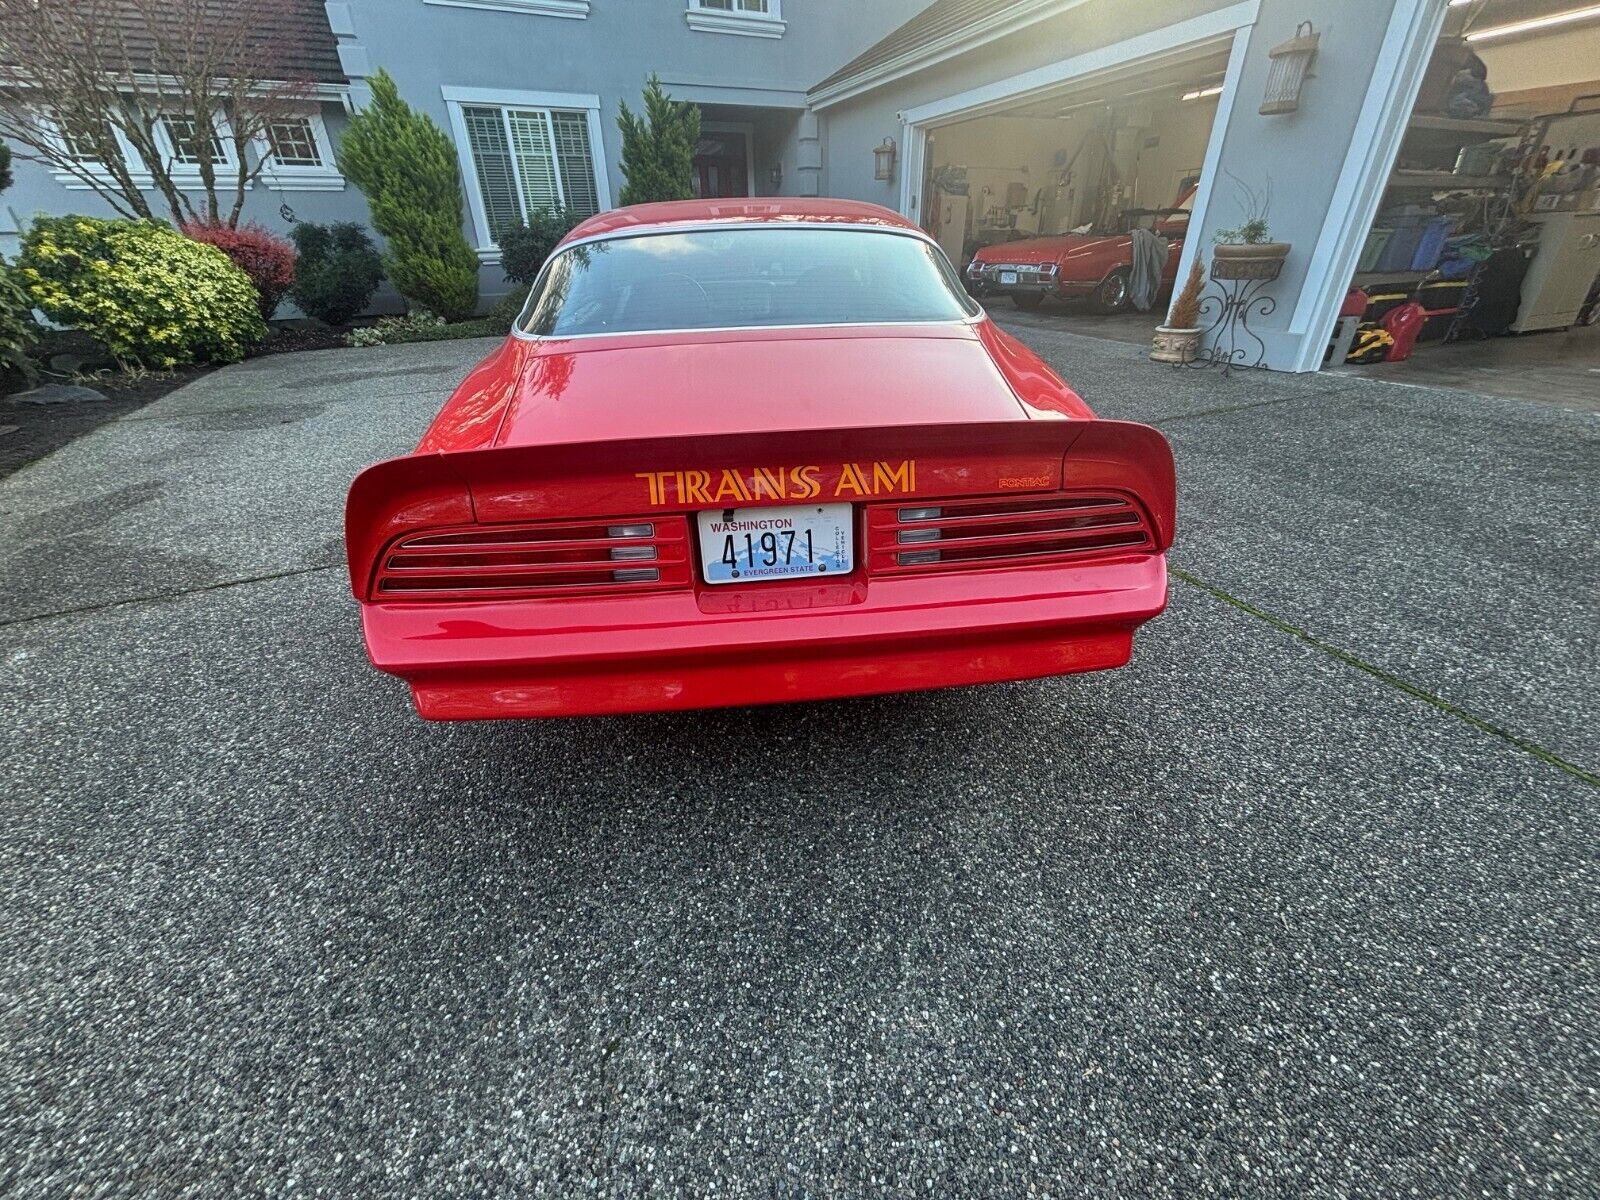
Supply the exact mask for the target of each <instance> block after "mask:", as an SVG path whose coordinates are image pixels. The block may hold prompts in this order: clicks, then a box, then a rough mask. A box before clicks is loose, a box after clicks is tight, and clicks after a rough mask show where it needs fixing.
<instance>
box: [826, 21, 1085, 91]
mask: <svg viewBox="0 0 1600 1200" xmlns="http://www.w3.org/2000/svg"><path fill="white" fill-rule="evenodd" d="M1087 3H1089V0H934V3H933V4H931V5H929V6H928V7H927V8H925V9H924V10H923V11H922V12H920V13H918V14H917V15H916V16H914V17H912V18H911V20H909V21H907V22H906V23H905V24H904V25H902V26H900V28H899V29H896V30H895V31H894V32H893V33H891V34H889V36H888V37H886V38H884V39H883V40H881V41H879V42H878V43H877V44H876V45H874V46H871V47H869V48H868V49H867V50H865V51H864V52H863V53H861V54H859V55H857V56H856V57H855V58H854V59H852V60H851V61H850V62H848V63H846V64H845V65H844V66H843V67H841V68H839V70H837V71H835V72H834V73H833V74H832V75H830V76H828V77H827V78H826V79H824V80H823V81H822V82H821V83H818V84H817V85H816V86H814V87H813V88H812V89H811V91H810V92H809V93H808V95H809V98H810V101H811V104H812V107H814V108H827V107H829V106H830V105H834V104H839V103H841V102H842V101H845V100H849V99H852V98H854V97H856V96H859V95H862V94H863V93H865V92H870V91H872V90H874V89H875V88H879V87H882V86H884V85H885V84H888V83H892V82H894V81H895V80H896V79H901V78H904V77H905V76H907V75H910V74H913V73H914V72H916V71H919V70H922V69H923V68H925V67H929V66H932V65H934V64H935V63H940V62H944V61H945V60H947V59H951V58H955V57H958V56H959V55H962V54H965V53H967V52H968V51H970V50H975V49H977V48H978V47H979V46H984V45H987V44H988V43H990V42H993V41H996V40H998V39H1000V38H1003V37H1006V36H1007V35H1009V34H1013V33H1016V32H1017V31H1018V30H1021V29H1026V28H1027V27H1028V26H1030V25H1034V24H1037V23H1038V22H1040V21H1043V20H1045V19H1047V18H1049V17H1053V16H1057V15H1059V14H1061V13H1064V12H1069V11H1070V10H1072V9H1074V8H1077V7H1078V6H1079V5H1082V4H1087Z"/></svg>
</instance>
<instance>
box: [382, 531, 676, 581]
mask: <svg viewBox="0 0 1600 1200" xmlns="http://www.w3.org/2000/svg"><path fill="white" fill-rule="evenodd" d="M688 545H689V529H688V523H687V521H686V520H685V518H683V517H681V516H667V517H652V518H650V520H648V521H644V520H638V521H634V520H598V521H595V520H591V521H548V522H540V523H539V524H535V525H474V526H470V527H462V528H455V529H438V530H429V531H426V532H419V533H412V534H407V535H406V536H404V537H402V538H398V539H396V540H395V541H394V542H392V543H391V544H390V545H389V546H388V547H387V548H386V549H385V550H384V552H383V555H382V556H381V557H380V559H379V560H378V570H377V575H376V578H375V579H374V580H373V586H372V598H373V599H374V600H432V599H485V600H487V599H507V598H516V597H526V596H567V595H573V594H582V593H592V592H623V591H626V592H633V591H644V590H649V589H655V588H673V587H677V588H682V587H688V586H689V550H688Z"/></svg>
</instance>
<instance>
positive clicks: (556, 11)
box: [422, 0, 589, 21]
mask: <svg viewBox="0 0 1600 1200" xmlns="http://www.w3.org/2000/svg"><path fill="white" fill-rule="evenodd" d="M422 2H423V3H424V4H438V5H441V6H444V7H447V8H486V9H488V10H489V11H490V12H513V13H532V14H533V15H534V16H537V17H568V18H571V19H573V20H576V21H581V20H583V19H584V18H585V17H587V16H588V15H589V0H422Z"/></svg>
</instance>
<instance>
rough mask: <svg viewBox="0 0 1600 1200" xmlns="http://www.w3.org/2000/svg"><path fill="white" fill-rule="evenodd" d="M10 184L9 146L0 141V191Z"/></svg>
mask: <svg viewBox="0 0 1600 1200" xmlns="http://www.w3.org/2000/svg"><path fill="white" fill-rule="evenodd" d="M10 186H11V147H10V146H8V145H6V144H5V143H4V142H0V192H3V191H5V190H6V189H7V188H8V187H10Z"/></svg>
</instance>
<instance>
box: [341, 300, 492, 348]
mask: <svg viewBox="0 0 1600 1200" xmlns="http://www.w3.org/2000/svg"><path fill="white" fill-rule="evenodd" d="M496 332H503V331H497V330H495V329H492V328H491V327H490V321H489V319H488V318H487V317H484V318H480V319H478V320H476V321H446V320H445V319H444V318H443V317H441V316H439V315H438V314H437V313H431V312H429V311H428V310H427V309H425V308H418V309H413V310H412V311H411V312H409V313H407V314H406V315H405V316H403V317H385V318H383V320H381V321H379V322H378V323H377V324H376V325H366V326H363V327H362V328H360V329H352V330H351V331H350V332H349V333H348V334H347V335H346V336H345V339H344V340H345V341H346V342H347V343H348V344H349V345H352V346H398V345H401V344H402V343H404V342H447V341H451V340H453V339H455V338H473V337H492V336H493V335H494V334H495V333H496Z"/></svg>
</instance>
